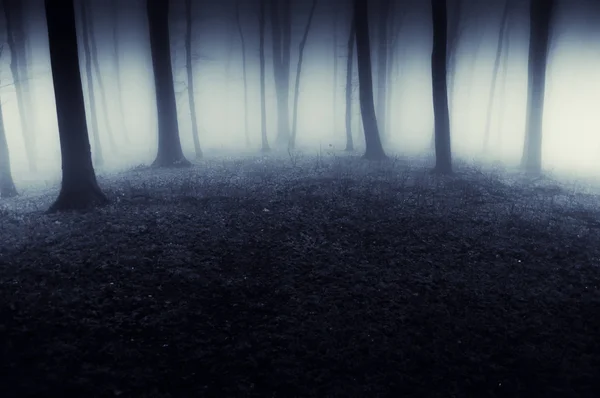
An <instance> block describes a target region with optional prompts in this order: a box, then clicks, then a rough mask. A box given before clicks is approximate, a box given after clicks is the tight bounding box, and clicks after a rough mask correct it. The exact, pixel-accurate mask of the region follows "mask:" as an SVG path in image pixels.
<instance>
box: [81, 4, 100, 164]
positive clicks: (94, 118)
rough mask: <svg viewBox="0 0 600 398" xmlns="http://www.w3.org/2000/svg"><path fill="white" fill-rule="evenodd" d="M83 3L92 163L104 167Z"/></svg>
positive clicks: (88, 34) (82, 13) (82, 25)
mask: <svg viewBox="0 0 600 398" xmlns="http://www.w3.org/2000/svg"><path fill="white" fill-rule="evenodd" d="M85 5H86V4H85V2H82V3H81V30H82V32H83V57H84V62H85V77H86V80H87V92H88V102H89V109H90V117H91V119H92V137H93V139H94V163H95V164H96V166H103V165H104V156H103V151H102V142H101V141H100V128H99V127H98V112H97V108H96V95H95V94H94V92H95V91H94V76H93V74H92V52H91V49H90V33H89V24H88V15H87V12H86V8H85Z"/></svg>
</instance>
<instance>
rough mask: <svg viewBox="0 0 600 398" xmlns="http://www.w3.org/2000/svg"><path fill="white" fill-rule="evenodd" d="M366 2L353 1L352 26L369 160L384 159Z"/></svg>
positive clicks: (366, 152) (361, 0) (360, 0)
mask: <svg viewBox="0 0 600 398" xmlns="http://www.w3.org/2000/svg"><path fill="white" fill-rule="evenodd" d="M367 3H368V2H367V0H354V17H353V19H354V24H355V29H356V58H357V59H358V80H359V89H360V110H361V112H360V113H361V115H362V121H363V126H364V129H365V146H366V148H365V154H364V158H365V159H369V160H383V159H385V158H386V155H385V152H384V151H383V146H382V145H381V138H380V136H379V130H378V128H377V118H376V116H375V104H374V103H373V74H372V72H371V45H370V43H369V16H368V4H367Z"/></svg>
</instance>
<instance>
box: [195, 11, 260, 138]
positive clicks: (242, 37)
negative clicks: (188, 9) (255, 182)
mask: <svg viewBox="0 0 600 398" xmlns="http://www.w3.org/2000/svg"><path fill="white" fill-rule="evenodd" d="M188 1H190V0H188ZM235 22H236V25H237V29H238V33H239V35H240V42H241V44H242V75H243V76H242V77H243V80H244V136H245V138H246V148H249V147H250V131H249V128H248V73H247V67H246V64H247V62H246V37H245V35H244V30H243V29H242V21H241V20H240V0H236V1H235Z"/></svg>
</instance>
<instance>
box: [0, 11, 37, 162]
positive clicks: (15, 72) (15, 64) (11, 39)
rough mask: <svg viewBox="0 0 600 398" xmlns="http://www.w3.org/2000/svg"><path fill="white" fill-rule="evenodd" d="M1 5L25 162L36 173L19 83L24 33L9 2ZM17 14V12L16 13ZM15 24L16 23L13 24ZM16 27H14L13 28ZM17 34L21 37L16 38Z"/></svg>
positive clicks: (33, 149) (32, 145) (34, 149)
mask: <svg viewBox="0 0 600 398" xmlns="http://www.w3.org/2000/svg"><path fill="white" fill-rule="evenodd" d="M2 3H3V4H2V5H3V6H4V15H5V22H6V33H7V42H8V48H9V50H10V54H11V55H10V71H11V74H12V76H13V82H14V85H15V91H16V96H17V107H18V112H19V120H20V122H21V131H22V135H23V143H24V144H25V153H26V155H27V161H28V165H29V170H30V171H32V172H35V171H37V162H36V152H37V151H36V145H35V137H34V136H33V131H32V130H31V126H30V123H29V118H28V117H27V109H26V107H25V93H24V90H23V89H24V84H23V82H22V81H21V80H22V76H21V69H22V68H23V67H24V65H21V63H20V62H19V61H22V60H23V57H22V56H21V55H20V54H19V50H20V49H22V48H19V47H20V46H18V45H17V42H18V41H22V40H25V37H24V32H17V31H16V30H18V25H19V23H18V22H17V21H16V19H18V18H19V17H20V16H19V15H17V16H15V15H13V13H12V4H11V3H12V2H11V1H10V0H2ZM16 6H17V10H18V9H19V8H21V6H20V5H19V3H16ZM17 13H18V11H17ZM15 22H16V23H15ZM14 25H16V26H14ZM19 33H20V34H21V35H23V36H22V37H18V36H19Z"/></svg>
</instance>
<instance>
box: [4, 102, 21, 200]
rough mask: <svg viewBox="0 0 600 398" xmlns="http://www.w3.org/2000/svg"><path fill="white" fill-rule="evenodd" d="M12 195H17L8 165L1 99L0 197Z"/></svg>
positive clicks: (10, 196) (8, 153)
mask: <svg viewBox="0 0 600 398" xmlns="http://www.w3.org/2000/svg"><path fill="white" fill-rule="evenodd" d="M14 196H17V188H16V187H15V183H14V181H13V177H12V171H11V167H10V151H9V149H8V142H7V141H6V129H5V128H4V116H3V115H2V101H0V198H12V197H14Z"/></svg>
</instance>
